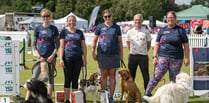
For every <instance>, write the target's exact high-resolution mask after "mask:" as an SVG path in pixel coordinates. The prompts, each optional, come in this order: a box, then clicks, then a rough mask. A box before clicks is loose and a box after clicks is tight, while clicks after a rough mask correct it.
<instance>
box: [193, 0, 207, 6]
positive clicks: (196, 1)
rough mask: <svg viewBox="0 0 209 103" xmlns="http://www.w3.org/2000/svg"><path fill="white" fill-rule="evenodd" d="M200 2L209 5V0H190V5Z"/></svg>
mask: <svg viewBox="0 0 209 103" xmlns="http://www.w3.org/2000/svg"><path fill="white" fill-rule="evenodd" d="M197 4H201V5H203V6H206V7H209V0H192V2H191V5H197Z"/></svg>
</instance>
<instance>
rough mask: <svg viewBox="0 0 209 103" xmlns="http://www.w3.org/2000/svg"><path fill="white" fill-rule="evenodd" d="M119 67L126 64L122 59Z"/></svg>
mask: <svg viewBox="0 0 209 103" xmlns="http://www.w3.org/2000/svg"><path fill="white" fill-rule="evenodd" d="M120 67H121V68H126V65H125V63H124V61H123V60H121V61H120Z"/></svg>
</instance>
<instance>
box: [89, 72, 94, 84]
mask: <svg viewBox="0 0 209 103" xmlns="http://www.w3.org/2000/svg"><path fill="white" fill-rule="evenodd" d="M94 75H95V73H94V74H92V75H91V76H90V79H89V81H90V84H94Z"/></svg>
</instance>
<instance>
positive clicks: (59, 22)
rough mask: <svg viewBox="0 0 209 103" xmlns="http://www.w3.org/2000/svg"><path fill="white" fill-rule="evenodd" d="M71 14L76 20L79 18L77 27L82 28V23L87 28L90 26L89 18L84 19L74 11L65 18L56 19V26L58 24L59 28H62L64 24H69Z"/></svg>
mask: <svg viewBox="0 0 209 103" xmlns="http://www.w3.org/2000/svg"><path fill="white" fill-rule="evenodd" d="M70 15H73V16H75V17H76V20H77V24H76V28H78V29H80V28H81V26H82V25H83V26H84V28H85V29H87V28H88V20H85V19H82V18H80V17H78V16H76V15H75V14H73V13H72V12H71V13H70V14H68V15H67V16H65V17H63V18H60V19H57V20H54V24H55V26H57V27H58V29H61V28H62V26H63V25H67V18H68V16H70Z"/></svg>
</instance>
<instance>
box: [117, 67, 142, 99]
mask: <svg viewBox="0 0 209 103" xmlns="http://www.w3.org/2000/svg"><path fill="white" fill-rule="evenodd" d="M119 74H120V76H121V78H122V79H121V89H122V90H121V99H120V101H122V98H123V94H124V92H126V93H127V95H126V96H125V98H126V103H128V102H130V101H132V102H133V101H134V102H135V103H141V93H140V91H139V89H138V87H137V85H136V83H135V82H134V80H133V79H132V77H131V74H130V72H129V70H128V69H126V68H121V69H120V71H119Z"/></svg>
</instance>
